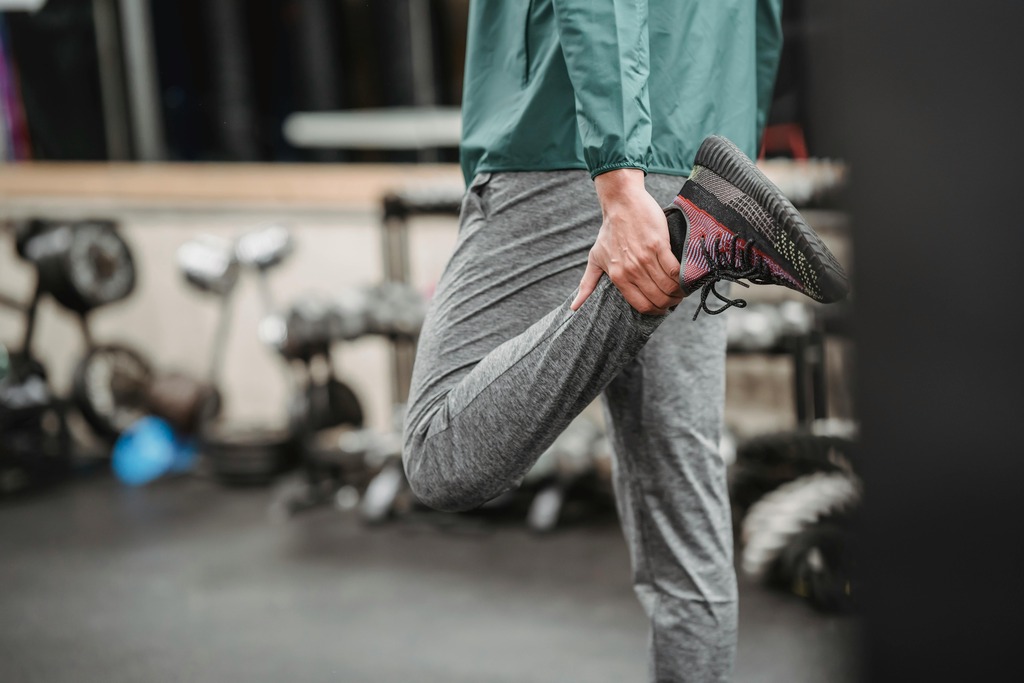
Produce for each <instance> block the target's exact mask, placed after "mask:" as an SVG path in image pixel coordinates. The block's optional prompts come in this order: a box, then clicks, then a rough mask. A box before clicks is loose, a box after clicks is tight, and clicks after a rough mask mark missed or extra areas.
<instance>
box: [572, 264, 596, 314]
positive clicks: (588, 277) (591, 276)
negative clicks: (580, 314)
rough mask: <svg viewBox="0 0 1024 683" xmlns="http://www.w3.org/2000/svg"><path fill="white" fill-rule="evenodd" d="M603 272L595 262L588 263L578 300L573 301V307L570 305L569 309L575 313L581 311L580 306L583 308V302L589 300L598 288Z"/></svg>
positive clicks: (577, 295) (581, 281) (577, 296)
mask: <svg viewBox="0 0 1024 683" xmlns="http://www.w3.org/2000/svg"><path fill="white" fill-rule="evenodd" d="M603 272H604V271H603V270H601V267H600V266H598V265H597V264H596V263H594V262H593V261H589V262H588V263H587V270H586V272H585V273H583V279H582V280H580V290H579V293H578V294H576V298H575V299H573V302H572V305H570V306H569V308H571V309H572V310H574V311H577V310H579V308H580V306H582V305H583V302H584V301H586V300H587V297H588V296H590V294H591V292H593V291H594V289H596V288H597V283H598V281H599V280H600V279H601V273H603Z"/></svg>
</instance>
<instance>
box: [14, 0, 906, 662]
mask: <svg viewBox="0 0 1024 683" xmlns="http://www.w3.org/2000/svg"><path fill="white" fill-rule="evenodd" d="M828 4H829V3H813V2H801V1H798V0H787V2H786V4H785V15H784V31H785V47H784V51H783V57H782V63H781V66H780V70H779V75H778V79H777V84H776V89H775V95H774V99H773V106H772V111H771V116H770V120H769V125H768V128H767V130H766V132H765V137H764V140H763V146H762V150H761V154H760V158H759V159H758V163H759V165H760V166H761V168H762V170H764V172H765V173H766V174H767V175H768V176H769V177H770V178H772V179H773V180H774V181H775V182H776V184H778V185H779V186H780V188H782V189H783V191H784V192H786V194H787V195H788V196H789V197H790V198H791V200H792V201H793V202H794V204H796V205H797V206H798V208H800V209H801V211H802V212H803V213H804V215H805V217H806V218H807V219H808V221H809V222H810V224H811V225H812V226H813V227H814V228H815V229H816V230H817V231H818V232H819V233H820V234H821V235H822V236H823V238H824V239H825V241H826V242H827V243H828V244H829V246H830V248H832V250H833V251H834V252H835V253H836V255H837V256H838V258H839V260H840V261H841V262H843V264H844V265H845V266H846V267H847V269H848V270H851V271H853V270H854V264H853V240H852V236H853V235H852V232H853V231H852V227H851V225H852V221H851V213H850V211H849V208H848V207H849V203H848V193H847V188H848V184H849V183H848V177H849V169H848V163H847V161H846V159H845V155H844V151H845V150H847V149H849V145H848V144H847V145H846V146H844V144H843V143H842V142H841V140H842V138H843V136H844V129H843V128H842V125H841V123H840V122H841V121H842V120H843V119H842V117H841V116H837V112H836V110H837V104H836V99H835V98H834V97H833V96H834V94H835V91H836V88H837V86H836V82H835V79H836V76H835V74H836V73H838V68H839V63H840V62H839V61H838V60H837V54H836V49H835V44H836V43H835V40H836V36H837V35H840V36H845V34H841V33H838V31H839V28H838V27H839V26H840V25H841V22H840V21H839V20H838V19H837V17H836V14H835V12H834V11H830V10H827V9H825V8H824V6H825V5H828ZM468 5H469V2H468V0H373V1H372V2H366V1H364V0H265V1H264V2H259V3H256V2H244V1H243V0H46V1H44V0H0V159H2V160H3V161H4V162H5V163H3V164H0V222H2V226H3V227H2V228H0V547H2V548H3V560H2V562H0V582H2V584H3V586H4V588H3V590H2V591H0V615H2V616H0V642H2V643H3V644H4V652H5V656H4V657H3V658H0V678H2V679H3V680H45V681H58V680H81V679H85V680H93V679H97V680H100V679H101V680H106V681H121V680H124V681H129V680H132V681H134V680H139V679H146V680H212V679H217V680H227V681H232V680H243V679H244V680H257V681H262V680H268V681H269V680H280V679H281V678H283V677H288V678H290V679H293V680H303V681H304V680H310V681H314V680H316V681H319V680H324V679H326V678H328V677H332V678H333V679H335V680H353V681H363V680H372V681H399V680H416V681H446V682H450V681H517V682H521V681H555V680H559V681H562V680H587V681H605V680H607V681H624V680H643V678H644V676H645V673H644V672H645V667H646V661H645V647H646V644H645V639H646V636H647V630H646V629H647V624H646V623H645V619H644V616H643V614H642V611H641V609H640V606H639V604H638V603H637V602H636V600H635V598H634V597H633V594H632V589H631V585H630V578H629V566H628V557H627V555H626V548H625V544H624V543H623V541H622V538H621V534H620V531H619V529H618V526H617V522H616V519H615V511H614V501H613V499H612V493H611V485H610V477H609V468H610V458H611V453H610V449H609V446H608V443H607V440H606V438H605V436H604V429H603V423H602V416H601V412H600V410H599V409H598V408H597V406H596V405H595V406H593V407H592V408H591V409H588V410H587V411H586V412H585V413H584V414H583V415H582V416H581V417H580V418H579V419H577V421H576V422H574V423H573V425H571V426H570V428H569V429H568V430H567V432H566V433H565V435H563V437H562V438H560V439H559V440H558V441H557V442H556V443H555V444H554V445H553V446H552V448H551V449H549V451H548V452H547V453H545V455H544V456H543V457H542V458H541V461H540V462H539V463H538V464H537V466H536V467H535V469H534V471H533V472H531V474H530V476H528V478H527V480H526V481H525V482H524V484H523V486H522V487H521V488H520V489H519V490H517V491H514V492H511V493H509V494H507V495H505V496H503V497H502V498H500V499H497V500H495V501H492V502H491V503H489V504H488V505H486V506H484V507H483V508H481V509H480V510H477V511H474V512H471V513H464V514H459V515H451V514H442V513H438V512H433V511H430V510H428V509H426V508H425V507H423V506H422V505H420V504H419V503H418V501H416V500H415V497H414V496H413V495H412V493H411V492H410V491H409V490H408V487H407V485H406V483H405V481H404V477H403V474H402V472H401V467H400V457H401V450H400V443H399V440H398V431H399V429H400V425H401V418H402V414H403V405H404V401H405V399H406V396H407V392H408V382H409V373H410V371H411V361H412V357H413V353H414V350H415V343H416V336H417V333H418V330H419V325H420V323H421V321H422V316H423V311H424V308H425V306H426V305H427V303H428V302H429V299H430V296H431V292H432V288H433V286H434V284H435V283H436V282H437V279H438V277H439V276H440V273H441V270H442V269H443V267H444V264H445V261H446V259H447V256H448V253H449V252H450V250H451V248H452V246H453V245H454V242H455V237H456V226H457V217H458V209H459V203H460V199H461V194H462V192H463V189H464V187H463V181H462V178H461V174H460V172H459V169H458V166H457V161H458V151H457V145H458V138H459V130H460V125H459V104H460V97H461V82H462V66H463V64H462V59H463V53H464V50H465V30H466V17H467V11H468ZM744 296H745V297H747V298H748V299H749V300H750V306H749V307H748V308H747V309H744V310H742V311H731V312H730V313H729V345H728V357H727V358H728V360H727V403H726V432H725V434H724V436H723V439H722V443H721V455H722V457H723V459H724V460H725V461H726V463H727V465H728V471H729V484H730V494H731V496H732V500H733V517H734V525H735V529H736V564H737V570H738V573H739V577H740V586H741V622H740V647H739V660H738V662H737V671H736V677H735V680H736V681H740V682H744V681H765V682H769V681H786V682H798V681H834V682H842V681H852V680H858V679H859V677H860V674H861V669H862V665H863V661H864V657H863V655H862V649H861V642H862V637H863V636H862V628H861V627H862V623H863V615H862V609H861V605H862V586H863V584H862V582H860V581H859V580H858V572H857V567H858V562H859V560H860V559H862V556H860V555H858V552H862V550H861V549H860V547H858V546H856V545H855V544H852V543H851V538H853V536H852V534H853V531H854V529H855V528H856V527H855V526H854V524H855V521H856V520H857V518H858V512H859V510H860V506H861V499H862V496H863V493H864V490H865V488H866V489H867V490H869V491H870V489H871V486H872V483H873V482H872V481H870V480H869V481H867V482H865V481H864V480H863V478H862V474H861V471H860V470H861V463H860V462H859V460H858V455H859V450H858V445H859V436H858V435H859V432H860V430H859V421H858V416H857V414H856V410H855V408H854V397H855V394H856V392H855V386H854V384H855V383H854V379H855V376H856V373H857V368H856V366H855V350H856V344H855V335H854V325H853V319H852V317H851V314H850V311H849V310H847V309H846V308H844V307H832V308H822V307H818V306H816V305H813V304H809V303H807V302H806V301H804V300H801V299H799V298H798V297H797V296H795V295H793V293H792V292H789V291H787V290H782V289H780V288H757V289H756V291H750V292H749V293H748V292H744ZM904 680H906V679H904Z"/></svg>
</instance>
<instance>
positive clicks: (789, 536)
mask: <svg viewBox="0 0 1024 683" xmlns="http://www.w3.org/2000/svg"><path fill="white" fill-rule="evenodd" d="M860 499H861V483H860V480H859V479H857V477H856V476H854V475H853V474H851V473H848V472H815V473H813V474H807V475H804V476H802V477H798V478H797V479H794V480H793V481H790V482H787V483H786V484H783V485H782V486H780V487H778V488H777V489H775V490H774V491H772V492H771V493H768V494H766V495H765V496H764V497H763V498H761V499H760V500H758V501H757V502H756V503H755V504H754V505H753V506H751V508H750V511H749V512H748V513H747V515H746V517H744V519H743V532H742V541H743V549H742V553H741V561H740V564H741V567H742V568H743V572H744V573H745V574H746V575H747V576H749V577H751V578H753V579H755V580H758V581H766V582H768V583H774V584H776V585H783V586H786V587H789V588H790V589H791V590H793V591H794V592H796V593H797V594H800V595H802V596H803V597H807V598H809V599H810V600H811V601H812V603H814V604H815V606H817V607H818V608H819V609H823V610H829V609H837V608H840V607H841V606H842V605H843V604H844V603H845V602H846V598H847V597H848V596H849V593H850V587H849V586H850V582H849V578H848V575H847V572H846V571H845V569H844V566H843V556H842V555H843V553H842V549H843V543H844V541H845V537H846V529H845V527H843V526H839V525H838V524H837V522H836V520H837V519H840V518H844V517H846V516H848V515H850V514H852V513H853V512H854V510H855V509H856V508H857V506H858V505H859V503H860Z"/></svg>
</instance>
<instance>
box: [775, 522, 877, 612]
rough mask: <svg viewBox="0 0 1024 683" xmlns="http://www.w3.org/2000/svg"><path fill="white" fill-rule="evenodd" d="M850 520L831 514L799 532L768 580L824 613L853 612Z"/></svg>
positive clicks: (787, 546) (776, 563) (781, 556)
mask: <svg viewBox="0 0 1024 683" xmlns="http://www.w3.org/2000/svg"><path fill="white" fill-rule="evenodd" d="M849 527H850V517H849V516H848V515H832V516H828V517H824V518H822V519H819V520H818V522H817V523H816V524H814V525H812V526H810V527H808V528H807V529H805V530H803V531H801V532H799V533H797V534H796V535H794V536H793V537H791V538H790V539H789V542H788V543H787V544H786V546H785V547H784V548H783V549H782V551H781V552H780V553H779V556H778V557H777V558H776V560H775V562H774V563H773V564H772V566H771V567H770V569H769V571H768V573H767V575H766V577H765V581H766V582H767V583H768V584H770V585H774V586H777V587H779V588H781V589H783V590H788V591H790V592H791V593H794V594H796V595H799V596H800V597H802V598H806V599H807V600H808V601H810V603H811V604H812V605H813V606H814V607H816V608H817V609H819V610H821V611H822V612H848V611H851V610H852V609H854V607H855V600H856V597H857V595H856V593H855V589H854V586H855V582H854V580H853V577H852V576H851V574H852V572H851V571H850V568H849V560H848V558H847V555H848V549H847V540H848V538H849V535H850V529H849Z"/></svg>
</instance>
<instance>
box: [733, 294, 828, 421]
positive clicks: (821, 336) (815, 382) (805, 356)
mask: <svg viewBox="0 0 1024 683" xmlns="http://www.w3.org/2000/svg"><path fill="white" fill-rule="evenodd" d="M733 315H743V313H742V311H741V312H737V313H733ZM726 352H727V353H728V354H729V355H732V356H746V355H764V356H789V357H790V359H791V361H792V365H793V401H794V409H795V412H796V419H797V422H798V423H799V424H809V423H811V422H813V421H814V420H815V419H821V418H824V417H827V410H828V405H827V394H828V390H827V386H826V367H825V329H824V325H823V322H822V321H821V320H818V319H815V321H814V322H813V324H812V326H811V327H810V328H809V329H807V330H806V331H804V332H802V333H793V334H786V335H783V336H780V337H778V338H776V339H774V340H772V342H771V343H770V344H767V345H764V346H761V347H758V348H749V347H736V346H733V345H729V346H728V347H727V349H726Z"/></svg>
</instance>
